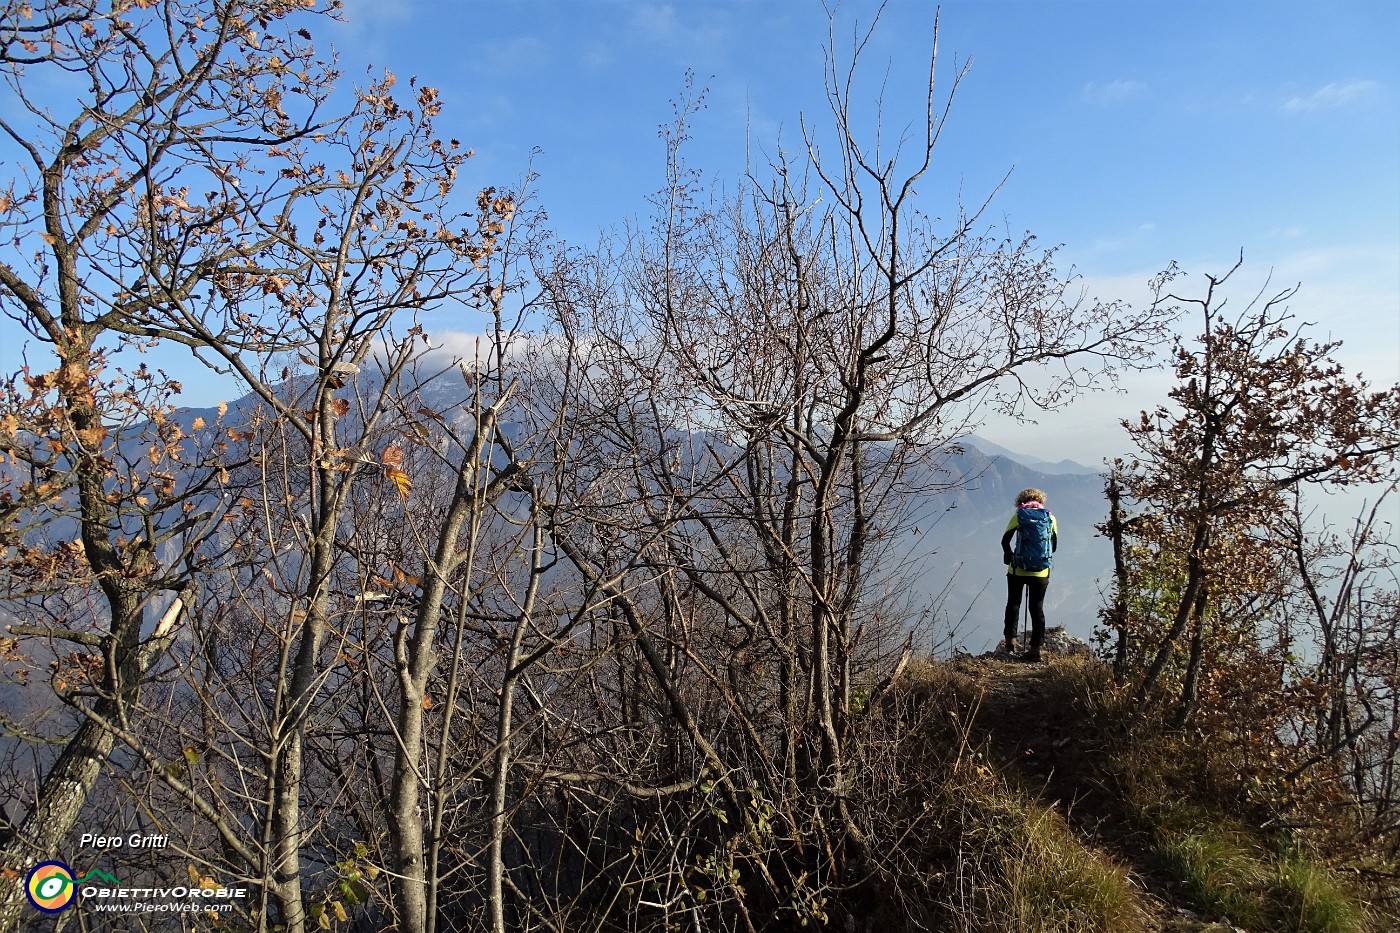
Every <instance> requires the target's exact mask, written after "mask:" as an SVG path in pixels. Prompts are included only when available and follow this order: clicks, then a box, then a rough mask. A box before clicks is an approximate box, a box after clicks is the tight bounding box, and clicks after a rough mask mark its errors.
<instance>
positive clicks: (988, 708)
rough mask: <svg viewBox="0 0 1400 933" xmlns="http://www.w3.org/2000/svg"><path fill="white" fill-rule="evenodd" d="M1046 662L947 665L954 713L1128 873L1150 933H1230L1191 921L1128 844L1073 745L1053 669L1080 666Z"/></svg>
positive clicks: (1001, 658)
mask: <svg viewBox="0 0 1400 933" xmlns="http://www.w3.org/2000/svg"><path fill="white" fill-rule="evenodd" d="M1080 644H1082V643H1080ZM1085 648H1087V646H1085ZM1046 659H1047V660H1046V662H1044V663H1041V664H1025V663H1021V662H1018V661H1014V660H1011V659H1009V658H1007V657H1006V656H1005V655H998V654H988V655H983V656H980V657H972V656H962V657H960V658H957V659H955V660H953V661H952V662H951V665H952V668H953V670H954V671H955V672H956V673H957V674H958V675H959V679H960V680H961V681H963V683H964V685H965V687H966V692H965V694H964V695H966V696H967V697H969V700H968V701H967V703H966V708H964V709H962V710H959V713H960V714H961V715H963V716H964V717H965V721H966V722H968V724H969V728H970V730H971V735H972V736H973V738H974V740H975V741H980V742H983V743H984V748H985V750H986V752H987V754H988V756H989V758H990V759H991V761H992V763H994V764H995V765H997V766H998V767H999V768H1000V769H1001V770H1002V771H1003V772H1004V773H1009V774H1011V775H1014V776H1015V777H1016V778H1017V779H1018V780H1019V781H1020V782H1021V783H1022V784H1023V785H1024V786H1025V789H1026V791H1027V792H1028V793H1030V794H1032V795H1034V796H1035V797H1036V798H1037V799H1039V800H1040V801H1041V802H1042V803H1044V804H1046V805H1049V806H1053V807H1055V808H1056V809H1057V810H1059V812H1060V813H1061V814H1062V815H1063V816H1064V817H1065V820H1066V822H1067V823H1068V824H1069V826H1070V828H1071V829H1072V830H1073V832H1074V833H1075V835H1076V836H1077V837H1078V838H1079V840H1080V842H1081V843H1082V844H1083V845H1084V846H1086V847H1087V848H1089V849H1091V850H1094V851H1096V852H1098V853H1100V854H1101V855H1102V856H1103V857H1104V858H1106V859H1107V860H1109V861H1112V862H1114V863H1116V864H1118V865H1120V866H1123V867H1124V868H1125V869H1126V870H1127V871H1128V873H1129V877H1130V878H1131V879H1132V881H1133V882H1134V883H1135V884H1136V885H1137V886H1138V887H1139V888H1140V890H1141V892H1142V901H1143V908H1144V910H1145V911H1146V912H1147V914H1148V915H1149V917H1150V922H1151V924H1152V925H1151V926H1149V927H1148V929H1149V930H1152V931H1154V933H1235V931H1236V930H1237V929H1238V928H1236V927H1233V926H1230V925H1229V924H1226V923H1217V922H1211V921H1209V920H1206V919H1203V918H1201V917H1199V916H1197V915H1196V914H1195V913H1194V912H1193V911H1192V910H1191V909H1190V902H1189V900H1188V899H1186V898H1185V897H1183V896H1182V895H1181V894H1180V892H1179V891H1176V890H1174V889H1173V887H1172V885H1171V882H1170V880H1169V879H1168V878H1166V877H1165V876H1164V875H1163V874H1162V873H1161V872H1159V871H1157V870H1155V869H1154V868H1153V866H1152V865H1151V864H1150V863H1149V862H1148V861H1147V857H1146V853H1145V851H1144V850H1143V848H1142V847H1141V846H1140V845H1135V844H1134V840H1133V835H1132V833H1131V832H1130V831H1129V830H1128V828H1127V827H1126V826H1125V825H1124V824H1123V822H1122V818H1121V816H1120V815H1119V814H1118V813H1115V812H1114V808H1113V807H1112V805H1111V801H1110V799H1109V795H1108V794H1106V793H1104V792H1102V790H1101V788H1100V787H1099V786H1098V779H1097V776H1096V769H1095V767H1094V765H1093V763H1092V761H1091V760H1090V759H1089V758H1088V756H1087V754H1086V750H1085V749H1084V747H1083V743H1082V742H1080V741H1079V739H1080V738H1081V735H1080V733H1079V731H1078V726H1079V722H1078V716H1077V715H1076V713H1075V711H1074V710H1073V709H1067V708H1066V706H1067V705H1068V702H1067V700H1065V699H1064V698H1063V697H1062V696H1061V694H1062V689H1061V687H1060V684H1062V683H1063V680H1062V678H1058V677H1056V675H1055V670H1054V668H1055V666H1056V665H1057V664H1067V663H1083V662H1082V661H1081V660H1078V659H1073V660H1071V659H1068V658H1066V656H1065V655H1062V654H1057V653H1050V652H1047V653H1046Z"/></svg>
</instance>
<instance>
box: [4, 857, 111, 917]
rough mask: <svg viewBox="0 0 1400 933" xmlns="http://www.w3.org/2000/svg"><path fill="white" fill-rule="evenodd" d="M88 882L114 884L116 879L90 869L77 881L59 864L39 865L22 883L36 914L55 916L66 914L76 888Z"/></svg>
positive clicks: (71, 873) (70, 870)
mask: <svg viewBox="0 0 1400 933" xmlns="http://www.w3.org/2000/svg"><path fill="white" fill-rule="evenodd" d="M90 881H102V882H106V883H107V884H117V883H118V882H117V879H116V878H113V877H112V876H111V875H109V874H107V873H106V872H105V871H100V870H97V869H94V870H93V871H90V872H88V873H87V874H86V875H83V876H82V877H81V878H77V879H75V878H74V877H73V869H71V868H69V867H68V866H67V865H65V864H64V863H62V862H40V863H39V864H38V865H35V866H34V868H33V869H31V870H30V872H29V877H28V878H26V879H25V882H24V893H25V894H26V895H27V896H28V897H29V903H31V904H33V905H34V908H35V909H36V910H42V911H43V912H44V913H46V914H56V913H58V912H59V911H62V910H66V909H68V907H70V906H71V905H72V903H73V898H74V897H76V896H77V893H78V885H81V884H87V883H88V882H90Z"/></svg>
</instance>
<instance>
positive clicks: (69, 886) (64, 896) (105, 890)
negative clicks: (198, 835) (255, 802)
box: [24, 861, 248, 914]
mask: <svg viewBox="0 0 1400 933" xmlns="http://www.w3.org/2000/svg"><path fill="white" fill-rule="evenodd" d="M189 870H190V878H191V881H192V882H193V883H192V884H189V885H183V884H181V885H174V886H171V887H164V886H160V885H153V886H149V887H148V886H145V885H124V884H122V882H121V881H119V880H117V878H116V877H115V876H113V875H110V874H108V873H107V872H105V871H102V870H101V869H96V868H95V869H93V870H92V871H90V872H88V873H87V874H86V875H83V876H82V877H81V878H75V877H74V875H73V869H71V868H69V867H68V865H67V864H65V863H64V862H59V861H48V862H42V863H40V864H38V865H35V866H34V868H33V869H31V870H30V872H29V876H28V877H27V878H26V879H25V883H24V893H25V895H26V896H28V898H29V903H30V904H32V905H34V909H35V910H39V911H43V912H44V913H46V914H56V913H59V912H60V911H64V910H67V909H68V908H69V907H71V906H73V902H74V901H75V900H77V898H78V897H79V896H81V897H82V898H83V900H84V902H85V903H86V904H87V906H88V909H90V910H92V911H95V912H98V913H125V912H139V913H153V912H161V913H196V912H208V913H223V912H225V911H229V910H233V909H235V904H234V903H233V902H234V901H237V900H240V899H242V898H245V897H247V896H248V889H247V888H245V887H236V886H226V885H219V884H217V883H215V882H214V881H213V880H212V879H210V878H205V877H203V876H201V875H200V873H199V872H198V871H197V870H195V868H194V866H190V869H189Z"/></svg>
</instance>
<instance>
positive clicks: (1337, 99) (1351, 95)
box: [1283, 81, 1380, 113]
mask: <svg viewBox="0 0 1400 933" xmlns="http://www.w3.org/2000/svg"><path fill="white" fill-rule="evenodd" d="M1379 86H1380V85H1379V84H1377V83H1376V82H1375V81H1346V82H1336V81H1334V82H1332V83H1331V84H1327V85H1324V86H1322V87H1320V88H1318V89H1317V90H1315V91H1313V92H1312V93H1311V94H1300V95H1298V96H1296V97H1290V98H1289V99H1288V100H1287V101H1285V102H1284V105H1283V109H1284V110H1286V111H1288V112H1289V113H1309V112H1311V111H1314V110H1333V109H1336V108H1338V107H1345V106H1347V105H1349V104H1354V103H1356V102H1357V101H1359V100H1363V99H1365V98H1366V97H1367V96H1368V95H1370V94H1371V93H1372V92H1373V91H1375V89H1376V88H1377V87H1379Z"/></svg>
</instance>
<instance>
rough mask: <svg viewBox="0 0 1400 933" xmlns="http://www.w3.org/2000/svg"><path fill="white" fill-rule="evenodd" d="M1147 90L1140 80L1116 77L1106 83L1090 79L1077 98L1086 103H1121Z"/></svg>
mask: <svg viewBox="0 0 1400 933" xmlns="http://www.w3.org/2000/svg"><path fill="white" fill-rule="evenodd" d="M1145 90H1147V85H1146V84H1143V83H1142V82H1141V81H1134V80H1131V79H1129V78H1117V79H1115V80H1113V81H1109V82H1108V83H1107V84H1100V83H1099V82H1097V81H1090V82H1089V83H1088V84H1086V85H1084V87H1083V89H1081V90H1080V92H1079V99H1080V100H1082V101H1084V102H1085V103H1086V104H1121V103H1123V102H1124V101H1126V100H1129V99H1130V98H1133V97H1136V96H1137V95H1139V94H1141V93H1142V92H1143V91H1145Z"/></svg>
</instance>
